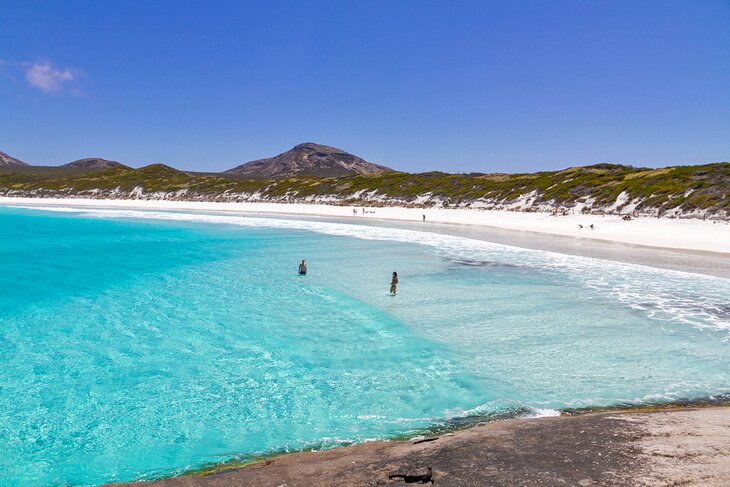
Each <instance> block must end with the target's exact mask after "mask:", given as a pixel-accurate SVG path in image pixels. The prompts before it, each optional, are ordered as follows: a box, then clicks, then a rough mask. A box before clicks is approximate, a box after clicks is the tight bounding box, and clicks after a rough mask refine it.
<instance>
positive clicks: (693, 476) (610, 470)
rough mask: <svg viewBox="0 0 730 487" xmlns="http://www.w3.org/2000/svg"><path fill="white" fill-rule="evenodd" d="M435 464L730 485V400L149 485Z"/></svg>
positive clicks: (534, 480) (350, 450)
mask: <svg viewBox="0 0 730 487" xmlns="http://www.w3.org/2000/svg"><path fill="white" fill-rule="evenodd" d="M429 467H430V468H431V471H432V478H431V481H430V482H426V485H431V484H432V485H438V486H516V485H520V486H589V485H601V486H627V485H631V486H633V485H636V486H680V485H681V486H728V485H730V408H728V407H710V408H702V409H679V410H657V411H640V412H636V411H633V412H601V413H590V414H583V415H577V416H564V417H547V418H538V419H515V420H506V421H499V422H495V423H489V424H485V425H480V426H475V427H473V428H469V429H466V430H462V431H459V432H455V433H448V434H444V435H441V436H439V437H436V438H434V439H428V441H423V440H410V441H398V442H382V441H379V442H371V443H365V444H362V445H356V446H352V447H347V448H340V449H335V450H327V451H322V452H304V453H292V454H286V455H281V456H278V457H273V458H270V459H267V460H263V461H260V462H257V463H253V464H250V465H247V466H244V467H242V468H233V467H222V469H220V471H214V472H209V473H207V474H206V475H202V476H193V475H188V476H182V477H175V478H170V479H165V480H160V481H155V482H151V483H148V482H146V483H144V484H143V485H154V486H155V487H189V486H201V487H203V486H205V487H224V486H226V487H227V486H242V485H246V486H249V485H251V486H279V487H281V486H284V485H285V486H287V487H294V486H375V485H405V483H404V481H403V480H402V479H400V478H390V476H392V475H393V474H406V475H426V474H427V472H428V470H427V469H428V468H429ZM199 475H201V474H199ZM114 485H116V486H119V485H126V486H130V487H131V486H134V487H139V486H140V485H141V484H140V483H127V484H114ZM409 485H418V483H411V484H409ZM421 485H423V483H421Z"/></svg>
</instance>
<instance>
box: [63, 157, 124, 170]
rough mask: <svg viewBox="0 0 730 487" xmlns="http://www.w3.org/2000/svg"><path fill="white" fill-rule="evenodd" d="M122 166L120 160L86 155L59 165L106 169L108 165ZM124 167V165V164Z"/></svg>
mask: <svg viewBox="0 0 730 487" xmlns="http://www.w3.org/2000/svg"><path fill="white" fill-rule="evenodd" d="M119 166H124V164H122V163H121V162H117V161H108V160H106V159H101V158H99V157H87V158H85V159H79V160H78V161H73V162H69V163H68V164H63V165H62V166H61V167H69V168H78V169H108V168H110V167H119ZM124 167H126V166H124Z"/></svg>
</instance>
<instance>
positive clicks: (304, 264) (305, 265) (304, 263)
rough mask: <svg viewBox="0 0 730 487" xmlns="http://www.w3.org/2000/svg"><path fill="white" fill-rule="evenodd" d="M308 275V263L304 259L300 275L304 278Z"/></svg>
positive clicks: (300, 265)
mask: <svg viewBox="0 0 730 487" xmlns="http://www.w3.org/2000/svg"><path fill="white" fill-rule="evenodd" d="M306 273H307V263H306V262H304V259H302V263H301V264H299V274H301V275H302V276H303V275H305V274H306Z"/></svg>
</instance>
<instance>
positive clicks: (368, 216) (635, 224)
mask: <svg viewBox="0 0 730 487" xmlns="http://www.w3.org/2000/svg"><path fill="white" fill-rule="evenodd" d="M0 204H4V205H21V206H22V205H33V206H51V205H52V206H74V207H86V206H97V207H98V206H103V207H110V208H135V209H146V210H188V211H229V212H237V213H244V214H245V213H277V214H288V215H317V216H326V217H336V218H352V219H355V220H359V221H364V220H394V221H409V222H421V221H422V219H423V215H425V216H426V223H431V222H433V223H446V224H459V225H476V226H485V227H494V228H501V229H507V230H521V231H529V232H538V233H544V234H550V235H562V236H568V237H579V238H585V239H595V240H604V241H610V242H621V243H626V244H633V245H642V246H650V247H658V248H667V249H685V250H695V251H704V252H718V253H725V254H730V224H728V222H717V223H713V222H712V221H702V220H696V219H688V220H673V219H659V218H637V219H635V220H632V221H623V220H622V219H621V218H620V217H618V216H600V215H567V216H552V215H549V214H546V213H523V212H513V211H487V210H469V209H421V208H400V207H383V208H365V210H366V213H365V214H363V212H362V210H363V208H361V207H358V208H354V207H352V206H334V205H320V204H285V203H208V202H190V201H157V200H96V199H75V198H68V199H65V198H42V199H41V198H8V197H0ZM353 210H357V215H354V214H353ZM580 225H582V226H583V228H580ZM590 225H593V226H594V229H590Z"/></svg>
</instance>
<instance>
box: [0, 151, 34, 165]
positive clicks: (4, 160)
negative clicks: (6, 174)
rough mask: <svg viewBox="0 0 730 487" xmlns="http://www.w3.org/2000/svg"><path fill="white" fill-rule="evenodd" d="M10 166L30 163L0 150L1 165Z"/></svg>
mask: <svg viewBox="0 0 730 487" xmlns="http://www.w3.org/2000/svg"><path fill="white" fill-rule="evenodd" d="M9 166H28V164H27V163H25V162H23V161H19V160H18V159H16V158H14V157H10V156H9V155H7V154H6V153H4V152H0V167H9Z"/></svg>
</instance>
